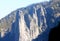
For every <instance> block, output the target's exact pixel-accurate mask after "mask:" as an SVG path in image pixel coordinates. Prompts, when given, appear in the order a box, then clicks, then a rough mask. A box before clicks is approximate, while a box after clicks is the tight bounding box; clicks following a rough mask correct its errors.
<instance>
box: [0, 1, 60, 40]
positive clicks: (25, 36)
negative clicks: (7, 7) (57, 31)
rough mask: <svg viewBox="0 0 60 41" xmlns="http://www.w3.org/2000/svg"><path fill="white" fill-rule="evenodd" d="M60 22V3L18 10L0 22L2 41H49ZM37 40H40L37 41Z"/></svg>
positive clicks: (31, 6) (36, 5)
mask: <svg viewBox="0 0 60 41" xmlns="http://www.w3.org/2000/svg"><path fill="white" fill-rule="evenodd" d="M58 21H60V1H56V2H53V1H50V2H44V3H37V4H33V5H30V6H28V7H25V8H20V9H17V10H15V11H13V12H11V13H10V14H9V15H7V16H6V17H4V18H2V19H1V20H0V33H1V38H0V40H1V41H47V40H48V33H49V30H50V29H51V28H53V27H54V26H56V25H57V24H58ZM36 38H38V39H37V40H36Z"/></svg>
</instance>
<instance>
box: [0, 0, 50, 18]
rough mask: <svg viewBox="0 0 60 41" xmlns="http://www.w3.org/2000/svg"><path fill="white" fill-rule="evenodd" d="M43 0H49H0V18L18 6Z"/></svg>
mask: <svg viewBox="0 0 60 41" xmlns="http://www.w3.org/2000/svg"><path fill="white" fill-rule="evenodd" d="M43 1H49V0H0V19H1V18H3V17H5V16H6V15H8V14H9V13H11V12H12V11H14V10H16V9H18V8H21V7H26V6H28V5H30V4H33V3H38V2H43Z"/></svg>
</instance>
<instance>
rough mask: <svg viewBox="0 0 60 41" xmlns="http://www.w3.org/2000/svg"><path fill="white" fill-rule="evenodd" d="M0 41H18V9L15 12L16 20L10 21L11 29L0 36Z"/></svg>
mask: <svg viewBox="0 0 60 41" xmlns="http://www.w3.org/2000/svg"><path fill="white" fill-rule="evenodd" d="M0 41H19V11H17V13H16V20H15V22H14V23H12V26H11V31H10V32H8V33H7V34H6V35H5V36H4V37H3V38H0Z"/></svg>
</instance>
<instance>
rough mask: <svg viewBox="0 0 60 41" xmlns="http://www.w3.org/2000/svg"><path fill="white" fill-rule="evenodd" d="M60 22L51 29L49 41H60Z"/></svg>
mask: <svg viewBox="0 0 60 41" xmlns="http://www.w3.org/2000/svg"><path fill="white" fill-rule="evenodd" d="M59 37H60V23H59V24H58V26H56V27H55V28H53V29H51V30H50V33H49V39H48V41H60V38H59Z"/></svg>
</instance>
